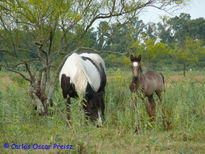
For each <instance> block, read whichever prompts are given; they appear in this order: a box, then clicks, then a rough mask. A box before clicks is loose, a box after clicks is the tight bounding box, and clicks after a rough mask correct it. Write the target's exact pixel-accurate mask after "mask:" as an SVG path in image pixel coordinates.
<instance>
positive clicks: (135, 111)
mask: <svg viewBox="0 0 205 154" xmlns="http://www.w3.org/2000/svg"><path fill="white" fill-rule="evenodd" d="M163 73H164V75H165V82H166V92H165V93H164V95H163V102H162V103H159V100H158V98H157V97H156V96H155V100H156V102H157V114H156V121H155V122H153V123H151V122H150V121H149V117H148V116H147V113H146V111H145V108H144V104H143V102H142V101H141V100H140V99H138V104H137V107H135V106H134V104H133V102H132V101H131V93H130V91H129V88H128V86H129V82H130V79H131V73H130V72H128V71H122V70H120V69H117V70H111V69H110V70H108V71H107V74H108V82H107V86H106V96H105V103H106V109H105V122H104V125H103V127H101V128H96V127H95V126H93V125H92V124H90V123H88V124H86V120H85V118H84V112H83V110H81V107H80V100H73V103H72V105H71V120H72V126H71V127H70V128H68V127H67V126H66V124H65V121H64V120H63V118H62V116H61V114H60V113H59V112H58V110H57V108H56V107H50V108H49V115H48V116H46V117H40V116H38V111H34V110H33V103H34V102H33V101H32V100H31V99H30V98H29V96H28V94H27V88H28V86H27V83H26V82H25V81H23V80H22V79H21V78H19V77H18V76H17V75H15V74H11V73H8V72H1V73H0V117H1V118H0V153H11V152H12V153H68V152H69V153H166V154H167V153H204V152H205V93H204V92H205V74H204V73H202V72H188V74H187V77H186V78H184V77H183V76H182V75H181V74H180V73H179V72H163ZM53 102H54V103H55V104H56V105H57V107H58V109H60V110H61V111H62V112H63V113H65V104H64V99H63V97H62V94H61V89H60V87H59V85H57V87H56V90H55V94H54V96H53ZM136 127H137V128H138V133H135V129H136ZM5 143H8V144H9V145H10V146H11V145H12V144H16V145H22V144H24V147H25V145H27V146H28V145H30V146H31V148H30V149H22V148H21V149H11V148H8V149H5V148H4V147H3V145H4V144H5ZM34 144H38V145H53V144H58V145H72V149H64V150H57V149H56V148H55V149H53V147H51V148H50V149H33V148H32V146H33V145H34Z"/></svg>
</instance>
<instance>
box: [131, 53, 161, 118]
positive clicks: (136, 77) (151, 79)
mask: <svg viewBox="0 0 205 154" xmlns="http://www.w3.org/2000/svg"><path fill="white" fill-rule="evenodd" d="M130 60H131V62H132V81H131V83H130V90H131V92H132V93H137V94H138V95H139V96H140V98H141V99H142V100H144V98H145V97H147V98H148V100H149V104H150V106H149V105H148V104H146V103H145V107H146V111H147V113H148V115H149V117H150V118H151V120H154V119H155V113H156V104H155V101H154V98H153V95H154V93H156V94H157V96H158V97H159V99H160V101H161V92H162V91H163V89H164V76H163V75H162V73H158V72H154V71H147V72H146V73H144V74H143V73H142V68H141V55H139V56H138V57H135V56H133V55H131V56H130Z"/></svg>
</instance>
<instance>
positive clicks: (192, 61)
mask: <svg viewBox="0 0 205 154" xmlns="http://www.w3.org/2000/svg"><path fill="white" fill-rule="evenodd" d="M24 28H25V29H26V30H25V31H24ZM56 31H57V33H59V36H61V34H60V33H62V31H60V30H58V29H57V30H56ZM82 32H83V28H82V27H81V26H80V25H79V26H76V28H75V29H74V30H73V31H72V32H69V33H68V34H67V41H68V42H69V41H72V42H70V46H69V47H68V48H67V49H66V50H67V51H68V52H69V51H72V50H74V49H75V48H77V47H79V45H80V46H81V47H89V48H93V49H97V50H100V51H102V50H106V51H113V52H119V53H126V54H125V55H116V54H104V55H103V56H104V58H105V60H106V64H107V66H108V67H123V66H126V67H127V65H129V58H128V57H129V55H130V54H142V56H143V60H144V62H145V63H147V64H148V65H149V68H151V69H166V68H167V69H172V70H181V69H182V68H183V69H184V73H185V70H187V68H186V67H188V68H192V69H193V68H194V69H204V66H205V19H204V18H197V19H191V16H190V15H189V14H185V13H181V14H180V15H179V16H175V17H173V18H169V17H162V18H161V22H158V23H148V24H145V23H144V22H143V21H142V20H139V19H138V18H137V17H134V18H130V19H129V20H128V21H127V22H123V23H120V22H119V21H118V22H115V23H113V22H112V23H110V22H109V21H101V22H100V23H99V25H98V26H97V27H95V28H94V27H91V28H89V30H88V31H87V33H86V34H85V36H84V38H83V39H82V40H81V42H80V43H79V42H78V40H80V39H78V37H79V34H80V33H82ZM0 33H1V34H2V35H9V33H8V32H7V31H6V30H5V29H4V30H0ZM13 33H18V37H21V39H18V40H19V41H24V40H25V48H23V47H22V48H23V49H24V50H26V48H28V47H29V44H28V43H29V41H30V42H34V41H35V40H34V39H33V38H34V37H33V35H34V34H35V32H34V31H32V30H30V31H29V32H28V27H23V28H20V29H13ZM32 33H33V34H32ZM45 35H46V34H45ZM22 38H23V39H22ZM55 39H58V37H56V38H55ZM73 40H75V41H73ZM40 41H41V40H40ZM8 42H11V41H8ZM8 42H5V39H4V40H1V39H0V47H1V48H4V47H8ZM19 44H21V45H22V44H24V42H21V43H19ZM11 46H12V44H11ZM56 48H57V46H56ZM30 50H32V51H33V53H32V52H30V53H28V52H25V51H22V50H19V51H17V52H18V53H17V54H18V55H19V56H23V57H25V56H28V54H29V56H28V57H30V58H36V56H35V51H36V50H38V48H37V47H36V46H32V45H31V46H30ZM56 50H57V49H56ZM0 54H1V55H0V56H1V58H0V62H1V61H2V59H3V57H4V59H7V60H8V61H12V60H13V59H10V57H8V58H6V56H7V55H6V54H3V53H0ZM25 54H26V55H25ZM65 54H66V51H65ZM122 64H123V65H122Z"/></svg>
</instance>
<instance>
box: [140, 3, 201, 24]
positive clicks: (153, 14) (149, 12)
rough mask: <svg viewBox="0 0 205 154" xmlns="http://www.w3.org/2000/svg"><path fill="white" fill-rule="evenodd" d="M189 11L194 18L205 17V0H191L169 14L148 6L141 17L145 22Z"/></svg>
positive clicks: (156, 20) (157, 20)
mask: <svg viewBox="0 0 205 154" xmlns="http://www.w3.org/2000/svg"><path fill="white" fill-rule="evenodd" d="M182 12H184V13H189V14H190V15H191V18H192V19H195V18H199V17H204V18H205V0H190V2H189V3H188V4H186V5H185V6H183V7H182V8H179V9H178V10H177V11H175V12H173V13H171V15H170V14H168V13H166V12H165V11H161V10H158V9H155V8H151V7H150V8H147V9H146V10H144V11H143V12H142V13H141V14H140V16H139V18H140V19H142V20H143V21H144V22H145V23H147V22H159V21H160V16H164V15H166V16H170V17H174V16H178V15H179V14H180V13H182Z"/></svg>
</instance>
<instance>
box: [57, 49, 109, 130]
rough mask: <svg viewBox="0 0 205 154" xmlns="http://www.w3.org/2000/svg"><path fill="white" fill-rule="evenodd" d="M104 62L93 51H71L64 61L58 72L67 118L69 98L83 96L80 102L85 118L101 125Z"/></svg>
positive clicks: (103, 106)
mask: <svg viewBox="0 0 205 154" xmlns="http://www.w3.org/2000/svg"><path fill="white" fill-rule="evenodd" d="M105 71H106V70H105V63H104V61H103V59H102V58H101V57H100V56H99V55H98V54H94V53H81V54H77V53H73V54H72V55H71V56H69V57H68V58H67V60H66V61H65V63H64V65H63V67H62V69H61V72H60V76H59V77H60V84H61V88H62V92H63V97H64V98H65V99H67V103H66V108H67V114H68V115H67V116H68V117H67V118H68V120H69V119H70V116H69V112H70V109H69V105H70V103H71V101H70V98H71V97H72V98H77V97H80V96H83V100H82V102H83V103H82V104H83V109H84V110H85V113H86V118H90V119H91V121H93V122H96V124H97V126H101V125H102V118H104V109H105V105H104V93H105V85H106V74H105Z"/></svg>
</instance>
